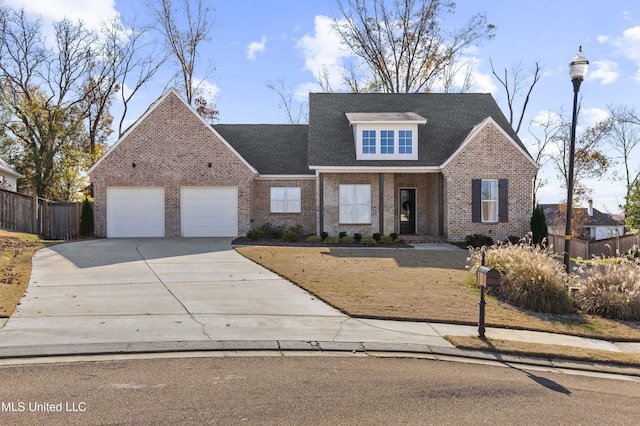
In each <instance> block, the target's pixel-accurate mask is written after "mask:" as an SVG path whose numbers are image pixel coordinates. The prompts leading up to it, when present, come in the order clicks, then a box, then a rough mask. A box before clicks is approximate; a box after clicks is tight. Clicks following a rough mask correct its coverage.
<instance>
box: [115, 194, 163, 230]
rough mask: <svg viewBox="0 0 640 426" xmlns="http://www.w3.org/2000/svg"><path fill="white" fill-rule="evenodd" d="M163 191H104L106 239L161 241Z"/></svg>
mask: <svg viewBox="0 0 640 426" xmlns="http://www.w3.org/2000/svg"><path fill="white" fill-rule="evenodd" d="M164 199H165V193H164V188H155V187H152V188H149V187H109V188H107V237H110V238H121V237H164Z"/></svg>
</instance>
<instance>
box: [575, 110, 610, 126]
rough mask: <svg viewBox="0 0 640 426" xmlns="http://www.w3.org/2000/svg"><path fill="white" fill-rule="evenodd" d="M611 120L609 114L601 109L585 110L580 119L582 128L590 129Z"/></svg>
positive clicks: (582, 111) (581, 111)
mask: <svg viewBox="0 0 640 426" xmlns="http://www.w3.org/2000/svg"><path fill="white" fill-rule="evenodd" d="M607 118H609V112H608V111H605V110H603V109H600V108H583V109H581V110H580V117H579V119H578V121H579V124H580V127H590V126H593V125H595V124H596V123H599V122H601V121H603V120H606V119H607Z"/></svg>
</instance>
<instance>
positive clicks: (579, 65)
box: [564, 46, 589, 272]
mask: <svg viewBox="0 0 640 426" xmlns="http://www.w3.org/2000/svg"><path fill="white" fill-rule="evenodd" d="M588 68H589V61H588V60H587V58H585V57H584V55H583V54H582V46H580V48H579V49H578V53H577V54H576V56H575V58H573V60H572V61H571V63H570V64H569V75H570V76H571V82H572V83H573V121H572V122H571V143H570V145H571V147H570V148H569V179H568V180H567V222H566V224H567V226H566V230H565V234H564V268H565V270H566V271H567V272H569V248H570V246H571V204H572V202H573V163H574V158H573V157H574V151H575V148H576V122H577V121H578V92H579V91H580V83H582V80H584V77H585V75H587V69H588Z"/></svg>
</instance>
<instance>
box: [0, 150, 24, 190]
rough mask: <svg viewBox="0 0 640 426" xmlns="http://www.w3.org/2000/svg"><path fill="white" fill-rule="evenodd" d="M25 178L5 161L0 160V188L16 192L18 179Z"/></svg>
mask: <svg viewBox="0 0 640 426" xmlns="http://www.w3.org/2000/svg"><path fill="white" fill-rule="evenodd" d="M24 177H25V176H24V175H23V174H20V173H18V172H17V171H16V170H15V169H14V168H13V167H11V166H10V165H8V164H7V163H6V161H4V160H3V159H1V158H0V188H3V189H6V190H8V191H13V192H16V191H17V190H18V179H22V178H24Z"/></svg>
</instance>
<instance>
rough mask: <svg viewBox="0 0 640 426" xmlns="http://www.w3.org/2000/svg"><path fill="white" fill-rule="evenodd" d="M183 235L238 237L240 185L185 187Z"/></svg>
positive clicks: (182, 199) (181, 208) (182, 190)
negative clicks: (238, 186)
mask: <svg viewBox="0 0 640 426" xmlns="http://www.w3.org/2000/svg"><path fill="white" fill-rule="evenodd" d="M180 217H181V224H182V225H181V226H182V236H183V237H237V236H238V188H237V187H182V188H181V190H180Z"/></svg>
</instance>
